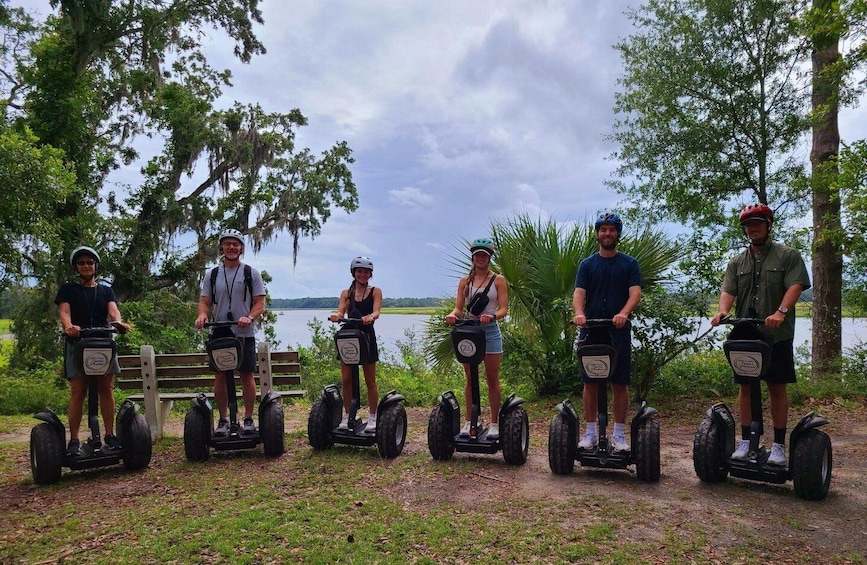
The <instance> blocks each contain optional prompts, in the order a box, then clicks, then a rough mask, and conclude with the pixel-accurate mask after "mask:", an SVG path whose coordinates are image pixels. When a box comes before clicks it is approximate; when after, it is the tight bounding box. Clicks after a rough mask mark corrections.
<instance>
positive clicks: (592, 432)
mask: <svg viewBox="0 0 867 565" xmlns="http://www.w3.org/2000/svg"><path fill="white" fill-rule="evenodd" d="M586 435H588V436H592V437H596V436H597V435H599V434H598V433H597V432H596V422H587V434H586Z"/></svg>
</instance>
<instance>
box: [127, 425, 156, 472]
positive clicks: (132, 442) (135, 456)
mask: <svg viewBox="0 0 867 565" xmlns="http://www.w3.org/2000/svg"><path fill="white" fill-rule="evenodd" d="M120 443H121V445H123V466H124V467H126V468H127V469H131V470H138V469H144V468H145V467H147V466H148V465H150V462H151V454H152V453H153V445H152V444H151V431H150V428H148V423H147V420H145V417H144V416H142V415H141V414H134V415H133V417H132V418H130V419H129V420H128V421H127V422H125V423H124V424H123V426H122V427H121V429H120Z"/></svg>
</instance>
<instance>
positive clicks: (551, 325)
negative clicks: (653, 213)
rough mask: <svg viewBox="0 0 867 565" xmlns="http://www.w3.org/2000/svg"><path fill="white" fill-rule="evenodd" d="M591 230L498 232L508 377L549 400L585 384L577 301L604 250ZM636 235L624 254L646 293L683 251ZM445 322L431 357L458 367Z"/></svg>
mask: <svg viewBox="0 0 867 565" xmlns="http://www.w3.org/2000/svg"><path fill="white" fill-rule="evenodd" d="M585 225H586V226H587V227H586V228H582V227H580V226H579V227H576V226H574V225H573V224H557V223H555V222H554V221H553V220H552V219H550V218H549V219H547V220H542V219H538V220H532V219H531V218H529V217H528V216H527V215H525V214H521V215H518V216H516V217H514V218H512V219H510V220H507V221H505V222H503V223H495V224H493V225H492V226H491V234H492V239H493V240H494V242H495V244H496V246H497V253H496V254H495V255H494V259H493V261H492V264H491V268H492V270H494V271H495V272H498V273H500V274H502V275H503V276H505V278H506V280H507V281H508V284H509V320H508V321H507V322H506V323H505V324H504V326H503V331H504V338H505V343H504V351H505V354H504V361H503V373H504V377H505V378H506V379H507V380H510V381H513V382H517V381H521V380H526V379H529V380H530V383H529V384H531V386H532V388H533V389H534V390H535V392H537V393H540V394H543V395H545V394H553V393H559V392H564V391H568V390H569V389H570V388H574V387H575V386H577V383H578V378H577V376H576V375H577V374H578V373H577V365H576V362H575V358H574V352H573V343H574V339H575V327H574V326H572V324H571V321H572V317H573V313H572V293H573V291H574V288H575V275H576V273H577V271H578V264H579V263H580V262H581V260H582V259H584V258H585V257H588V256H590V255H592V254H593V253H595V252H596V250H597V248H598V244H597V242H596V234H595V233H594V231H593V226H592V224H591V223H589V222H588V223H586V224H585ZM634 233H635V235H629V234H627V235H625V236H624V238H623V240H622V241H621V243H620V246H619V249H620V250H621V251H623V252H624V253H627V254H629V255H632V256H633V257H635V258H636V260H637V261H638V264H639V268H640V269H641V273H642V276H643V278H644V281H645V286H646V287H649V286H652V285H655V284H658V283H659V282H660V280H662V278H663V277H664V276H665V273H666V271H667V270H668V269H669V268H670V267H671V265H672V264H673V263H674V261H675V260H676V259H677V258H678V254H677V250H676V248H675V246H674V244H673V242H672V241H671V240H670V239H668V238H667V237H666V236H664V234H662V233H660V232H657V231H652V230H648V229H646V230H643V231H642V232H637V231H636V232H634ZM455 249H456V251H459V253H460V255H455V256H453V257H451V259H450V262H451V263H452V265H453V266H455V267H456V269H458V270H460V267H461V266H465V269H464V270H463V272H467V271H469V267H470V262H469V258H468V257H467V254H466V252H465V251H463V250H464V249H466V247H463V248H459V247H457V246H456V247H455ZM456 286H457V285H456ZM441 319H442V318H441V317H439V318H438V319H433V318H432V320H431V321H430V322H429V324H428V337H429V339H428V341H427V344H428V345H427V348H426V350H427V353H428V355H429V357H430V358H431V359H432V361H433V362H434V364H435V366H442V365H444V364H447V363H450V362H451V360H452V359H453V354H452V351H451V345H450V343H449V340H448V328H446V327H445V326H444V325H443V324H442V323H441ZM516 352H520V353H519V354H518V355H516ZM517 357H523V359H518V358H517ZM510 369H513V370H514V371H515V372H520V373H522V374H514V372H510ZM527 373H529V374H527Z"/></svg>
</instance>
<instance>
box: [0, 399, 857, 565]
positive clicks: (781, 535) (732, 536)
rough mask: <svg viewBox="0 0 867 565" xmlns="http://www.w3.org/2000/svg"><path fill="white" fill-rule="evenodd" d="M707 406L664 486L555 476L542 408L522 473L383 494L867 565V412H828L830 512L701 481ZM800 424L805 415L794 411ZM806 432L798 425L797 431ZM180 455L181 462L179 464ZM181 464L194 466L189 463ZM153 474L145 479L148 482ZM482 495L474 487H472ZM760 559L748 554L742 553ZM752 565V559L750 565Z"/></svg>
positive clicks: (766, 555) (666, 463)
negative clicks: (612, 514)
mask: <svg viewBox="0 0 867 565" xmlns="http://www.w3.org/2000/svg"><path fill="white" fill-rule="evenodd" d="M705 409H706V406H700V405H699V404H696V405H695V406H694V407H686V408H684V407H683V406H681V407H680V410H681V413H680V414H678V415H677V417H671V416H667V415H666V412H665V410H661V411H660V412H661V429H662V453H661V460H662V476H661V478H660V481H659V482H658V483H652V484H648V483H641V482H639V481H638V480H637V479H636V478H635V476H634V474H632V473H629V472H625V471H602V470H592V469H590V470H588V469H582V468H581V467H579V466H577V464H576V469H575V471H574V472H573V474H572V475H570V476H556V475H553V474H552V473H551V472H550V470H549V467H548V457H547V436H548V424H549V422H550V418H551V416H552V415H553V412H549V413H547V414H545V413H543V412H542V411H541V410H539V409H535V410H533V413H531V448H530V457H529V460H528V461H527V463H526V464H525V465H523V466H520V467H510V466H508V465H505V464H504V463H503V461H502V457H501V456H500V455H496V456H473V455H469V454H461V453H459V454H456V455H455V458H456V459H460V458H473V459H475V460H477V461H479V462H481V463H482V464H481V465H480V466H479V467H478V468H477V470H474V471H473V472H472V473H468V474H464V475H457V476H455V475H454V474H445V473H430V476H427V474H426V477H425V480H423V481H420V480H418V477H417V476H416V475H414V474H410V473H406V474H405V476H403V477H401V479H400V481H399V484H397V485H391V486H390V487H389V490H388V492H384V493H383V494H385V495H387V496H390V497H397V498H399V499H400V500H401V501H402V502H403V504H404V506H405V508H407V509H413V510H417V511H424V509H425V508H430V507H434V506H435V505H437V504H439V503H440V502H441V501H442V500H452V501H456V502H465V503H466V504H472V505H478V504H479V501H506V500H508V499H509V498H510V497H521V498H525V499H528V500H533V501H542V504H543V505H544V506H548V507H551V508H562V507H563V506H564V505H571V506H573V507H572V508H571V509H570V511H569V513H568V516H569V518H568V520H570V521H574V523H575V524H576V525H577V524H586V523H587V522H588V521H592V520H593V519H594V515H596V514H597V513H599V512H604V511H605V510H606V509H607V508H608V507H609V506H611V505H612V503H619V504H616V506H618V507H621V508H629V509H630V511H629V513H628V515H624V517H623V520H625V521H626V522H627V523H629V524H631V527H629V528H628V529H626V530H625V531H626V532H627V533H626V534H625V535H626V536H627V537H629V538H630V539H631V540H632V541H635V542H638V543H650V544H654V543H658V544H661V546H664V545H665V544H666V543H668V541H667V540H668V539H669V536H670V535H671V534H672V533H676V534H678V536H687V537H690V538H695V539H697V540H700V541H701V540H703V541H701V543H704V544H705V545H706V550H705V551H706V552H707V558H708V561H720V562H729V561H731V555H732V553H730V552H731V550H732V548H737V547H739V546H740V545H741V544H742V543H743V542H742V538H743V537H745V536H744V534H745V533H746V532H751V535H750V536H746V537H749V538H750V539H751V540H752V541H751V542H749V543H753V544H755V543H756V542H755V539H756V538H760V539H761V540H762V542H761V546H760V547H758V548H756V549H755V551H756V552H757V553H756V555H755V557H756V558H757V559H758V560H759V561H761V560H763V559H767V560H772V561H773V562H777V563H779V562H787V560H786V551H787V548H793V547H797V548H798V550H799V551H801V552H803V553H806V554H807V555H809V556H811V557H815V560H814V562H828V561H833V562H840V563H847V562H853V563H864V562H865V561H864V560H865V555H867V472H865V463H867V402H865V403H864V404H863V405H862V406H860V407H858V408H857V409H853V408H851V407H849V408H844V407H842V406H839V405H838V404H834V403H831V404H826V405H823V406H818V407H816V408H815V409H816V411H817V412H819V413H821V414H822V415H824V416H826V417H827V418H828V419H829V420H830V421H831V424H830V425H828V426H826V427H825V428H823V429H824V430H825V431H826V432H827V433H828V434H829V435H830V436H831V438H832V443H833V464H834V465H833V480H832V483H831V492H830V494H829V496H828V498H827V499H826V500H824V501H820V502H810V501H804V500H801V499H800V498H798V497H797V496H796V495H795V493H794V489H793V488H792V485H791V483H788V484H785V485H771V484H764V483H755V482H750V481H745V480H739V479H731V478H730V479H728V480H727V481H726V482H724V483H722V484H716V485H708V484H704V483H702V482H701V481H699V480H698V478H697V477H696V475H695V472H694V470H693V464H692V440H693V435H694V433H695V428H696V426H697V423H698V422H699V421H700V420H701V418H702V417H703V413H704V410H705ZM792 412H793V416H792V418H793V419H795V418H796V416H795V415H797V416H799V415H800V413H801V409H793V411H792ZM408 413H409V419H410V421H409V426H410V428H409V436H408V440H407V444H406V447H405V449H404V452H403V455H402V456H401V457H406V456H412V455H417V456H419V457H420V458H421V459H422V461H423V464H424V465H437V464H438V463H434V462H432V461H429V459H428V460H427V462H426V463H424V460H425V459H426V458H427V435H426V426H427V418H428V414H429V409H427V408H412V409H409V410H408ZM306 419H307V412H306V410H305V409H303V408H300V407H298V406H293V405H290V406H287V412H286V428H287V430H290V431H297V430H304V429H306ZM791 424H794V422H791ZM27 432H28V431H27V430H14V431H11V433H6V434H0V442H9V441H25V442H26V441H27V437H28V433H27ZM167 433H168V434H169V435H173V436H181V435H182V420H181V418H179V417H175V418H174V419H173V420H172V421H171V422H170V423H169V425H168V428H167ZM288 449H289V453H287V455H286V457H288V458H292V457H293V452H296V451H297V452H301V451H304V452H305V453H306V452H307V451H309V449H310V448H309V446H308V445H306V441H305V440H304V439H303V438H301V437H300V434H296V437H294V438H293V441H290V442H288ZM173 457H174V455H173ZM178 457H182V454H179V455H178ZM29 471H30V470H29V467H28V464H27V461H26V457H22V458H21V459H20V460H19V461H18V464H17V465H16V467H15V471H14V476H9V477H6V478H5V479H6V480H5V481H4V482H5V484H4V486H3V488H2V489H0V503H2V504H3V505H4V506H5V505H10V504H11V505H19V504H21V503H22V501H23V499H25V498H27V497H32V496H33V495H34V494H38V493H39V492H40V491H39V490H38V488H37V487H35V486H33V485H32V483H31V481H30V473H29ZM147 477H148V474H144V475H142V476H140V477H139V480H142V479H143V480H145V481H147ZM470 486H472V488H469V487H470ZM76 496H82V497H85V496H87V489H65V490H64V492H63V499H64V501H65V502H66V503H68V504H69V503H71V504H75V497H76ZM748 551H752V549H750V548H747V549H744V548H741V549H740V550H739V551H736V552H735V553H734V554H735V555H743V554H744V553H745V552H748ZM748 561H752V559H748Z"/></svg>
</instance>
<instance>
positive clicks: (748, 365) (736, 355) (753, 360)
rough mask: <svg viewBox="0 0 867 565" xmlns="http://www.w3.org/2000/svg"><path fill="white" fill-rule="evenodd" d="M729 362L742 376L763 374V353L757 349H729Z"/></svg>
mask: <svg viewBox="0 0 867 565" xmlns="http://www.w3.org/2000/svg"><path fill="white" fill-rule="evenodd" d="M728 354H729V364H730V365H731V366H732V369H733V370H734V372H735V373H736V374H737V375H738V376H741V377H760V376H762V354H761V353H760V352H755V351H729V352H728Z"/></svg>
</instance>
